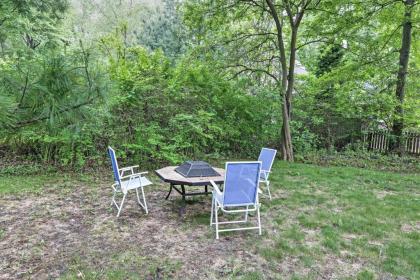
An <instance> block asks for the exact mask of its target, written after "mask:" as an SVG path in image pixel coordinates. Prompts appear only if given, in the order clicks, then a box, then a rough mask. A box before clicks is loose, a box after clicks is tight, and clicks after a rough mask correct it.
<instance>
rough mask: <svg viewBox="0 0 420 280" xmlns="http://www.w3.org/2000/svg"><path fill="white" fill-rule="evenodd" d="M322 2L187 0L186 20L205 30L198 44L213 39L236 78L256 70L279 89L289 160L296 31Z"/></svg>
mask: <svg viewBox="0 0 420 280" xmlns="http://www.w3.org/2000/svg"><path fill="white" fill-rule="evenodd" d="M319 2H320V1H315V0H303V1H290V0H283V1H276V0H266V1H264V2H263V1H253V0H243V1H238V0H231V1H221V0H219V1H210V0H207V1H201V2H199V3H197V2H196V1H190V2H189V3H188V4H187V5H186V7H187V11H188V12H187V16H186V22H187V23H188V24H190V26H192V27H194V29H195V30H196V31H197V30H198V32H201V34H198V35H196V38H198V40H201V41H200V42H199V43H198V45H199V46H203V45H204V46H205V45H206V40H209V41H207V43H208V44H207V46H208V49H207V50H211V51H213V52H215V53H216V56H218V57H219V58H221V59H223V60H224V61H225V62H226V64H227V65H224V66H225V68H226V69H229V71H234V72H235V75H234V77H237V76H239V75H252V76H253V77H254V78H255V79H256V81H257V82H258V83H263V84H274V85H275V87H276V88H277V90H278V92H279V96H280V102H281V109H282V110H281V111H282V128H281V147H282V155H283V159H285V160H289V161H293V160H294V156H293V144H292V136H291V128H290V119H291V116H292V114H291V112H292V93H293V91H294V84H295V65H296V59H297V51H298V48H299V46H298V31H299V27H300V25H301V22H302V19H303V18H304V15H305V14H306V13H307V11H310V10H312V9H314V8H316V7H317V6H318V5H319ZM215 41H216V43H215ZM226 66H227V67H226ZM263 76H264V77H263ZM267 78H268V79H267Z"/></svg>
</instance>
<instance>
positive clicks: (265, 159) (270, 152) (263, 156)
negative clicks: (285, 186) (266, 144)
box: [258, 148, 277, 200]
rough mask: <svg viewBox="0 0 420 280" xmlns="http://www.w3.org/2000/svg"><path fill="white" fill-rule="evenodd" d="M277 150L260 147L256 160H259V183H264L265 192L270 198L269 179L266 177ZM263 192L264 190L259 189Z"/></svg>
mask: <svg viewBox="0 0 420 280" xmlns="http://www.w3.org/2000/svg"><path fill="white" fill-rule="evenodd" d="M276 153H277V150H274V149H269V148H262V149H261V152H260V156H259V157H258V161H261V163H262V166H261V175H260V183H264V184H265V189H266V192H267V195H268V197H269V198H270V200H271V192H270V181H269V180H268V177H269V176H270V172H271V167H272V166H273V162H274V159H275V158H276ZM261 193H262V194H264V191H261Z"/></svg>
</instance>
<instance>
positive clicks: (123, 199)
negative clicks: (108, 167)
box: [117, 193, 127, 217]
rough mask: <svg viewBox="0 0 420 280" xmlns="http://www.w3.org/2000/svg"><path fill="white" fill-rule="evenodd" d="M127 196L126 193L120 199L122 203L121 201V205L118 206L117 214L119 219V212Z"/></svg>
mask: <svg viewBox="0 0 420 280" xmlns="http://www.w3.org/2000/svg"><path fill="white" fill-rule="evenodd" d="M126 195H127V193H125V194H124V196H123V198H122V201H121V204H120V206H119V207H118V214H117V217H119V216H120V213H121V210H122V208H123V204H124V201H125V196H126Z"/></svg>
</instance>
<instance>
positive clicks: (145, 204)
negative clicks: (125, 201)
mask: <svg viewBox="0 0 420 280" xmlns="http://www.w3.org/2000/svg"><path fill="white" fill-rule="evenodd" d="M140 188H141V194H142V197H143V203H141V201H140V196H139V189H138V188H137V189H136V194H137V202H138V203H139V204H140V206H141V207H143V209H144V211H145V212H146V214H148V213H149V211H148V210H147V203H146V197H145V196H144V190H143V188H142V187H140Z"/></svg>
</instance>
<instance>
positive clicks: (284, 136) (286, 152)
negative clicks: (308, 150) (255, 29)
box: [266, 0, 294, 161]
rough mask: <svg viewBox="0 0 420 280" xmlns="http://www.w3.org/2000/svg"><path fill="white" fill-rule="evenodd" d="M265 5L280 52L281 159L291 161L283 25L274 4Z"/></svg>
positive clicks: (291, 149)
mask: <svg viewBox="0 0 420 280" xmlns="http://www.w3.org/2000/svg"><path fill="white" fill-rule="evenodd" d="M266 2H267V5H268V6H269V9H270V13H271V16H272V17H273V19H274V22H275V24H276V29H277V43H278V48H279V54H280V69H281V75H282V78H281V90H280V95H281V97H282V116H283V125H282V129H281V149H282V156H283V160H287V161H293V160H294V157H293V146H292V136H291V131H290V123H289V121H290V117H289V107H290V104H289V102H290V100H288V99H287V97H286V96H287V84H288V80H287V60H286V51H285V48H284V40H283V25H282V23H281V22H280V18H279V16H278V14H277V11H276V7H275V6H274V4H273V2H272V1H271V0H266Z"/></svg>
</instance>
